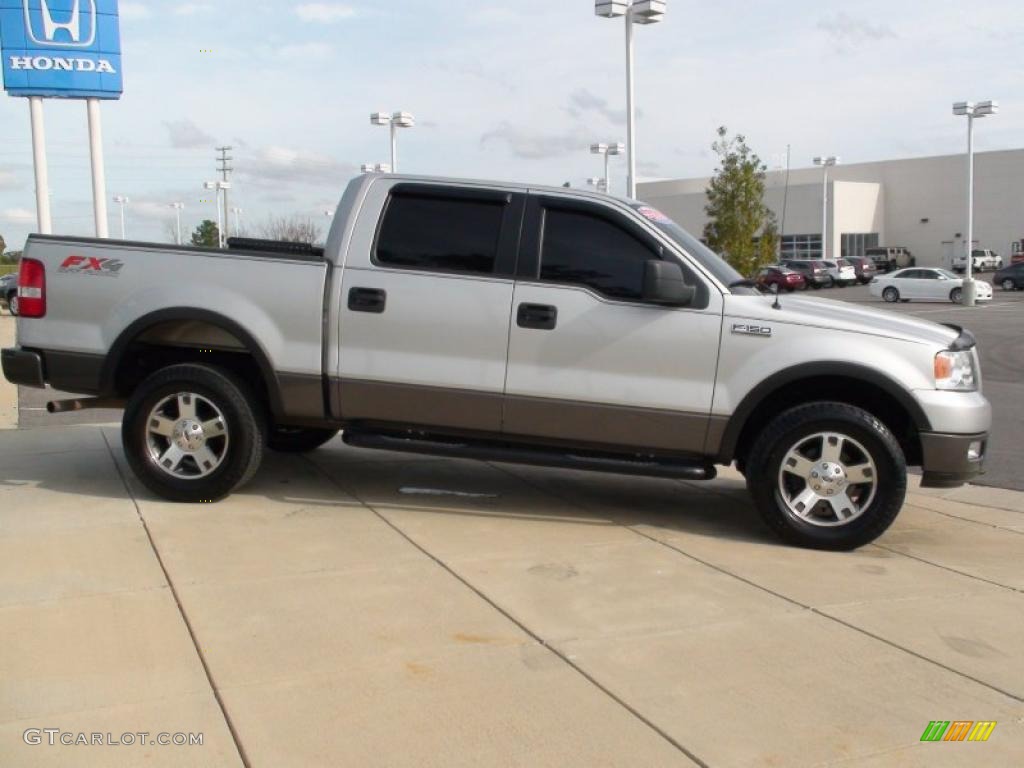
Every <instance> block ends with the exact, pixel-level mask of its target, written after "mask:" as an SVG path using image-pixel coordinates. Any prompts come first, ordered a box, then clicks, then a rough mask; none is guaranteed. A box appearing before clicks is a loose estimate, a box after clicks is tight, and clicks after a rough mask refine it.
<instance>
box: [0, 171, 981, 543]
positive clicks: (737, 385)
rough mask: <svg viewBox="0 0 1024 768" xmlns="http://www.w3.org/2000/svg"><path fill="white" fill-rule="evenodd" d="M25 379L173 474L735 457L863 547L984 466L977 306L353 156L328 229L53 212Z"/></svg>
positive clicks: (235, 481) (657, 467)
mask: <svg viewBox="0 0 1024 768" xmlns="http://www.w3.org/2000/svg"><path fill="white" fill-rule="evenodd" d="M18 294H19V296H18V300H19V312H20V317H19V319H18V341H17V344H18V346H17V347H15V348H13V349H5V350H3V369H4V374H5V375H6V376H7V378H8V379H9V380H11V381H13V382H16V383H18V384H23V385H28V386H36V387H42V386H44V385H46V384H49V385H51V386H53V387H54V388H57V389H61V390H67V391H70V392H76V393H84V394H87V395H92V396H93V397H90V398H81V399H77V400H71V401H56V402H53V403H51V404H50V408H51V410H64V409H68V408H82V407H90V406H94V405H104V406H110V405H115V406H123V407H124V420H123V429H122V435H123V442H124V449H125V452H126V455H127V457H128V461H129V462H130V464H131V467H132V469H133V471H134V472H135V473H136V474H137V475H138V477H139V479H140V480H141V481H142V482H143V483H144V484H145V485H146V486H147V487H148V488H149V489H151V490H152V491H153V492H154V493H156V494H158V495H160V496H162V497H165V498H168V499H172V500H176V501H186V502H196V501H212V500H216V499H219V498H222V497H224V496H225V495H227V494H229V493H231V492H232V491H233V490H234V489H236V488H238V487H239V486H240V485H242V484H243V483H244V482H245V481H246V480H248V479H249V478H250V477H251V476H252V475H253V473H255V472H256V471H257V469H258V466H259V463H260V459H261V456H262V454H263V451H264V449H265V448H270V449H272V450H278V451H307V450H312V449H314V448H316V447H318V446H319V445H321V444H323V443H324V442H326V441H327V440H329V439H330V438H331V437H333V436H334V435H335V434H337V432H338V431H339V430H343V439H344V440H345V442H347V443H349V444H350V445H354V446H360V447H365V448H384V449H389V450H399V451H413V452H421V453H430V454H438V455H445V456H463V457H473V458H479V459H486V460H492V461H503V462H519V463H529V464H540V465H549V466H559V467H570V468H577V469H586V470H597V471H606V472H617V473H625V474H635V475H650V476H657V477H667V478H683V479H687V480H699V479H710V478H713V477H714V476H715V465H727V464H730V463H732V462H736V465H737V467H738V468H739V470H740V472H742V473H743V474H744V475H745V476H746V478H747V483H748V486H749V489H750V492H751V494H752V496H753V498H754V501H755V503H756V505H757V507H758V509H759V510H760V512H761V514H762V515H763V517H764V519H765V520H766V522H767V523H768V524H769V525H770V526H771V527H772V528H773V529H774V530H775V531H777V532H778V533H779V534H780V535H781V536H783V537H784V538H786V539H787V540H789V541H791V542H794V543H797V544H800V545H804V546H811V547H820V548H830V549H849V548H852V547H857V546H859V545H862V544H864V543H866V542H869V541H871V540H873V539H874V538H876V537H877V536H879V535H880V534H881V533H882V532H883V531H884V530H885V529H886V528H887V527H888V526H889V525H890V523H891V522H892V521H893V519H894V518H895V516H896V514H897V513H898V512H899V510H900V507H901V506H902V504H903V500H904V495H905V491H906V468H907V466H908V465H912V466H913V465H916V466H921V467H922V468H923V481H922V482H923V484H924V485H926V486H953V485H958V484H961V483H963V482H965V481H966V480H968V479H969V478H971V477H972V476H973V475H975V474H977V473H978V472H980V471H981V468H982V463H983V459H984V455H985V446H986V439H987V433H988V430H989V427H990V421H991V411H990V407H989V404H988V402H987V401H986V400H985V398H984V397H983V396H982V394H981V377H980V372H979V368H978V356H977V353H976V351H975V349H974V346H975V343H974V339H973V338H972V336H971V335H970V333H968V332H967V331H963V330H961V329H960V328H953V327H946V326H942V325H936V324H933V323H928V322H924V321H920V320H916V319H911V318H908V317H906V316H903V315H896V314H891V313H884V312H878V311H873V310H869V309H864V308H859V307H855V306H853V305H850V304H844V303H840V302H834V301H828V300H822V299H810V298H803V297H794V296H787V297H785V298H779V297H776V296H772V295H766V294H764V293H760V292H759V291H758V290H756V289H755V288H754V287H753V286H752V284H751V283H750V282H749V281H745V280H743V279H742V278H741V276H740V275H739V274H737V273H736V272H735V271H734V270H733V269H732V268H731V267H730V266H729V265H728V264H727V263H726V262H724V261H723V260H722V259H721V258H719V257H718V256H717V255H716V254H714V253H712V252H711V251H709V250H708V249H707V248H706V247H705V246H704V245H702V244H701V243H700V242H699V241H698V240H696V239H695V238H693V237H692V236H690V235H689V234H687V233H686V232H685V231H683V230H682V229H681V228H680V227H679V226H677V225H676V224H675V223H673V222H672V221H671V220H670V219H668V218H666V217H665V216H664V215H663V214H661V213H660V212H658V211H657V210H655V209H654V208H651V207H650V206H647V205H644V204H642V203H638V202H635V201H631V200H623V199H616V198H613V197H609V196H607V195H599V194H591V193H587V192H583V191H577V190H569V189H562V188H543V187H532V186H525V185H517V184H504V183H488V182H474V181H457V180H450V179H440V178H420V177H406V176H397V175H367V176H363V177H360V178H358V179H355V180H353V181H352V182H351V183H350V184H349V186H348V188H347V190H346V192H345V194H344V196H343V198H342V200H341V203H340V205H339V207H338V212H337V215H336V216H335V218H334V223H333V226H332V228H331V231H330V235H329V237H328V239H327V243H326V246H325V247H324V248H323V249H318V248H314V247H312V246H302V245H289V244H285V243H277V244H268V243H265V242H262V241H234V242H233V243H232V247H231V248H230V249H228V250H223V251H221V250H209V249H202V248H181V247H173V246H166V245H157V244H151V243H132V242H119V241H111V240H93V239H80V238H69V237H44V236H32V237H30V238H29V241H28V244H27V246H26V249H25V254H24V258H23V260H22V262H21V267H20V276H19V287H18Z"/></svg>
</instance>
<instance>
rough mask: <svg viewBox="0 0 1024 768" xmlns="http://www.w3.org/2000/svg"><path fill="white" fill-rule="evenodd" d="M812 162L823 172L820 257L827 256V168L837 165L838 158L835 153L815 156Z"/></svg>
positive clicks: (825, 257)
mask: <svg viewBox="0 0 1024 768" xmlns="http://www.w3.org/2000/svg"><path fill="white" fill-rule="evenodd" d="M814 164H815V165H820V166H821V168H822V170H823V171H824V173H823V174H822V181H821V258H823V259H827V258H828V169H829V168H832V167H833V166H836V165H839V158H838V157H836V156H835V155H830V156H829V157H816V158H814Z"/></svg>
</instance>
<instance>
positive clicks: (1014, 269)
mask: <svg viewBox="0 0 1024 768" xmlns="http://www.w3.org/2000/svg"><path fill="white" fill-rule="evenodd" d="M992 285H998V286H999V287H1000V288H1002V289H1003V290H1004V291H1020V290H1024V261H1022V262H1018V263H1017V264H1008V265H1007V266H1005V267H1003V268H1002V269H1000V270H999V271H998V272H996V273H995V274H994V275H992Z"/></svg>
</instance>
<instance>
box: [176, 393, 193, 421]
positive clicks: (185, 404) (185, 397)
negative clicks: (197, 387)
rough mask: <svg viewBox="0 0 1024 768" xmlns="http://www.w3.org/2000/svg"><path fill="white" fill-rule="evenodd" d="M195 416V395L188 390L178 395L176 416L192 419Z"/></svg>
mask: <svg viewBox="0 0 1024 768" xmlns="http://www.w3.org/2000/svg"><path fill="white" fill-rule="evenodd" d="M195 417H196V396H195V395H193V394H191V393H190V392H182V393H180V394H179V395H178V418H179V419H194V418H195Z"/></svg>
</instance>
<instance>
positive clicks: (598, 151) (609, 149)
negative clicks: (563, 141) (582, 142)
mask: <svg viewBox="0 0 1024 768" xmlns="http://www.w3.org/2000/svg"><path fill="white" fill-rule="evenodd" d="M625 151H626V145H625V144H623V143H622V142H621V141H619V142H614V143H611V144H604V143H600V144H591V145H590V154H592V155H604V191H605V192H607V193H609V194H611V191H612V177H611V176H610V175H609V172H608V158H609V156H611V155H621V154H624V153H625Z"/></svg>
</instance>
